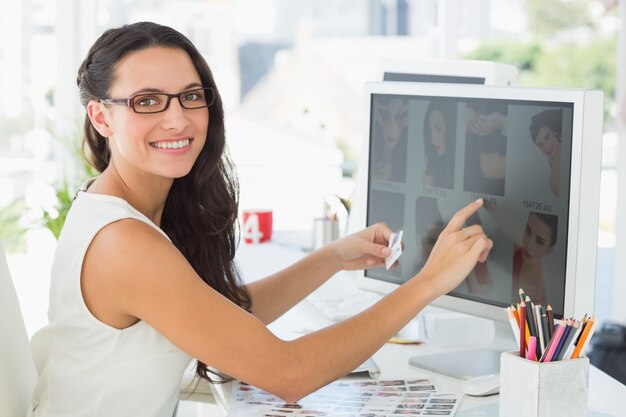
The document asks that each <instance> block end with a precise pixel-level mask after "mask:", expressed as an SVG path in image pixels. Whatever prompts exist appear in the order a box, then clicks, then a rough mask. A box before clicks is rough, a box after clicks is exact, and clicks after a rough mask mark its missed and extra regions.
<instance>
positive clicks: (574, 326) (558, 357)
mask: <svg viewBox="0 0 626 417" xmlns="http://www.w3.org/2000/svg"><path fill="white" fill-rule="evenodd" d="M575 322H576V320H573V321H572V323H571V326H570V328H569V329H567V332H566V334H564V335H563V339H564V340H565V341H564V342H563V345H562V346H561V349H560V350H559V352H558V354H557V355H556V360H557V361H560V360H561V359H563V358H564V357H565V352H566V351H567V349H568V348H569V345H570V343H572V340H574V336H575V335H576V331H577V330H578V325H577V323H575Z"/></svg>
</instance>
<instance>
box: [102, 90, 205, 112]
mask: <svg viewBox="0 0 626 417" xmlns="http://www.w3.org/2000/svg"><path fill="white" fill-rule="evenodd" d="M173 98H177V99H178V102H179V103H180V105H181V106H182V107H183V108H184V109H203V108H205V107H210V106H211V105H212V104H213V102H215V91H214V90H213V89H212V88H197V89H195V90H187V91H183V92H182V93H178V94H167V93H144V94H137V95H135V96H132V97H130V98H103V99H100V100H98V101H99V102H100V103H103V104H117V105H122V106H127V107H130V108H131V109H133V111H134V112H135V113H140V114H149V113H161V112H163V111H165V110H167V108H168V107H169V106H170V101H171V100H172V99H173Z"/></svg>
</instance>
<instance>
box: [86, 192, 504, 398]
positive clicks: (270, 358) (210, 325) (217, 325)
mask: <svg viewBox="0 0 626 417" xmlns="http://www.w3.org/2000/svg"><path fill="white" fill-rule="evenodd" d="M481 205H482V204H481V203H476V202H475V203H472V204H470V205H468V206H467V207H465V208H464V209H462V210H460V211H459V212H458V213H457V214H456V215H455V217H454V218H453V219H452V220H451V221H450V223H449V224H448V226H447V227H446V229H444V231H443V232H442V233H441V236H440V238H439V240H438V241H437V244H436V245H435V247H434V249H433V251H432V253H431V256H430V258H429V260H428V262H427V263H426V265H425V266H424V268H423V269H422V271H421V272H420V273H419V274H418V275H416V276H415V277H414V278H412V279H411V280H409V281H408V282H406V283H405V284H403V285H402V286H400V287H398V288H397V289H396V290H395V291H394V292H392V293H390V294H389V295H387V296H386V297H384V298H383V299H382V300H381V301H380V302H378V303H377V304H375V305H374V306H372V307H371V308H369V309H367V310H365V311H364V312H362V313H360V314H358V315H357V316H355V317H353V318H350V319H348V320H346V321H344V322H341V323H338V324H336V325H333V326H330V327H327V328H324V329H322V330H319V331H317V332H313V333H311V334H308V335H306V336H303V337H301V338H299V339H296V340H293V341H284V340H281V339H279V338H277V337H276V336H274V335H273V334H272V333H271V332H270V331H269V330H268V329H267V328H266V327H265V325H263V323H262V322H261V321H260V320H258V319H257V318H256V317H254V316H253V315H251V314H249V313H247V312H246V311H244V310H242V309H241V308H239V307H238V306H236V305H235V304H233V303H232V302H230V301H229V300H228V299H226V298H225V297H224V296H222V295H221V294H219V293H218V292H216V291H215V290H213V289H212V288H210V287H209V286H208V285H206V284H205V283H204V281H202V280H201V279H200V277H198V275H197V274H196V273H195V271H194V270H193V268H192V267H191V265H190V264H189V263H188V262H187V261H186V259H185V258H184V257H183V255H182V254H181V253H180V252H179V251H178V250H177V249H176V248H175V247H174V246H173V245H172V244H171V243H170V242H169V241H168V240H167V239H165V238H164V237H163V236H161V235H160V234H159V233H158V232H157V231H155V230H153V229H151V228H150V227H149V226H147V225H145V224H143V223H141V222H138V221H135V220H129V219H127V220H122V221H119V222H116V223H113V224H111V225H108V226H107V227H105V228H104V229H103V230H102V231H101V232H100V233H99V234H98V235H97V236H96V238H95V239H94V240H93V242H92V244H91V246H90V248H89V250H88V252H87V255H86V257H85V262H84V265H83V271H82V277H81V287H82V291H83V297H84V298H85V301H86V303H87V305H88V307H89V309H90V311H91V312H92V313H93V314H94V315H95V316H96V317H97V318H99V319H100V320H101V321H104V322H105V323H108V324H111V325H113V326H116V327H118V328H123V327H127V326H129V325H131V324H132V323H133V322H134V321H137V320H144V321H146V322H147V323H148V324H150V325H151V326H152V327H154V328H155V329H156V330H157V331H158V332H159V333H161V334H162V335H163V336H164V337H166V338H167V339H169V340H170V341H172V342H173V343H174V344H176V345H177V346H178V347H180V348H181V349H182V350H184V351H185V352H187V353H188V354H190V355H191V356H193V357H195V358H197V359H199V360H201V361H203V362H204V363H206V364H208V365H209V366H212V367H214V368H216V369H219V370H220V371H221V372H224V373H226V374H228V375H231V376H233V377H235V378H238V379H241V380H243V381H246V382H247V383H250V384H252V385H255V386H257V387H259V388H262V389H265V390H267V391H269V392H272V393H274V394H275V395H277V396H279V397H281V398H282V399H284V400H285V401H296V400H298V399H300V398H302V397H303V396H305V395H307V394H309V393H311V392H313V391H315V390H316V389H318V388H320V387H322V386H324V385H326V384H328V383H329V382H331V381H333V380H335V379H337V378H339V377H341V376H343V375H345V374H347V373H348V372H350V371H351V370H352V369H354V368H355V367H356V366H358V365H359V364H361V363H362V362H364V361H365V360H366V359H367V358H368V357H369V356H371V355H372V354H373V353H374V352H376V351H377V350H378V349H379V348H380V346H382V345H383V344H384V343H385V342H386V341H387V340H389V338H390V337H391V336H392V335H393V334H395V333H396V332H397V331H398V330H399V329H401V328H402V327H403V326H404V325H405V324H406V323H407V322H408V321H409V320H411V318H413V317H414V316H415V315H416V314H417V313H418V312H419V311H420V310H421V309H422V308H424V307H425V306H426V305H428V303H430V302H431V301H433V300H434V299H435V298H436V297H438V296H439V295H441V294H444V293H446V292H448V291H450V290H452V289H453V288H455V287H456V286H457V285H458V284H459V283H460V282H461V281H462V280H463V278H464V277H465V276H466V275H467V274H468V273H469V271H471V269H472V268H473V266H474V265H475V263H476V262H477V261H479V260H481V261H484V260H485V259H486V256H487V253H488V251H489V249H490V248H491V245H492V243H491V241H490V240H489V239H488V238H487V237H486V236H485V235H484V233H483V232H482V229H481V228H480V226H471V227H469V228H467V229H461V227H462V225H463V224H464V223H465V220H466V219H467V218H468V217H469V216H470V215H471V214H472V213H474V212H475V211H476V210H477V209H478V208H479V207H480V206H481Z"/></svg>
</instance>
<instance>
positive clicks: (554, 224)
mask: <svg viewBox="0 0 626 417" xmlns="http://www.w3.org/2000/svg"><path fill="white" fill-rule="evenodd" d="M531 214H533V215H535V216H537V217H538V218H539V220H541V221H542V222H544V223H545V224H546V226H548V227H549V228H550V231H551V232H552V236H550V246H554V245H555V244H556V240H557V232H558V231H559V217H558V216H556V215H554V214H546V213H539V212H536V211H531V212H530V213H529V216H530V215H531Z"/></svg>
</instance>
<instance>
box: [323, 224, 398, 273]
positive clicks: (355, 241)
mask: <svg viewBox="0 0 626 417" xmlns="http://www.w3.org/2000/svg"><path fill="white" fill-rule="evenodd" d="M391 233H392V230H391V229H390V228H389V227H388V226H387V225H386V224H384V223H376V224H374V225H372V226H370V227H368V228H367V229H363V230H361V231H360V232H357V233H354V234H352V235H348V236H346V237H344V238H341V239H338V240H336V241H334V242H332V243H330V244H329V247H330V248H331V249H332V251H331V253H332V254H333V256H334V257H335V262H336V263H337V264H338V267H339V269H341V270H355V269H367V268H372V267H376V266H380V265H384V263H385V258H386V257H387V256H389V255H390V254H391V250H390V249H389V248H388V247H387V245H388V244H389V239H390V237H391Z"/></svg>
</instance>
